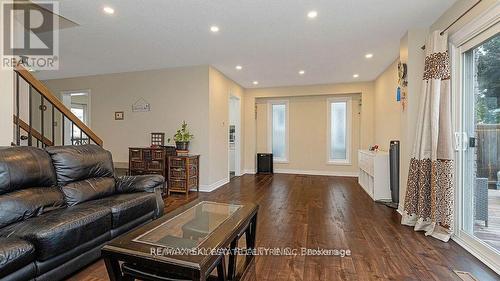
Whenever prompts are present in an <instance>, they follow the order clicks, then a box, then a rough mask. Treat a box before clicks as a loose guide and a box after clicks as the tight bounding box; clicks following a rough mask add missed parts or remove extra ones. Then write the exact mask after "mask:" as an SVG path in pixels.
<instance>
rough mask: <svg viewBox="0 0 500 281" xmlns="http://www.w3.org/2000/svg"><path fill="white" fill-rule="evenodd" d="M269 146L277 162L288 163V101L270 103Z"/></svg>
mask: <svg viewBox="0 0 500 281" xmlns="http://www.w3.org/2000/svg"><path fill="white" fill-rule="evenodd" d="M268 123H269V124H268V128H269V133H268V136H269V137H268V146H269V147H271V152H272V153H273V160H274V161H275V162H287V161H288V101H270V102H269V118H268Z"/></svg>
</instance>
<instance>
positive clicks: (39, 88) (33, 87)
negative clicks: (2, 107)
mask: <svg viewBox="0 0 500 281" xmlns="http://www.w3.org/2000/svg"><path fill="white" fill-rule="evenodd" d="M14 71H15V76H14V79H15V103H16V104H15V114H14V125H15V145H18V146H19V145H21V141H24V140H27V145H28V146H34V142H33V141H35V140H36V146H38V147H40V146H41V147H46V146H52V145H58V144H60V145H65V144H72V145H82V144H88V143H94V144H97V145H99V146H102V143H103V142H102V140H101V139H100V138H99V137H98V136H97V135H96V134H95V133H94V132H93V131H92V130H91V129H90V128H89V127H88V126H87V125H85V123H83V122H82V121H81V120H80V119H79V118H78V117H76V116H75V114H73V113H72V112H71V110H70V109H68V108H67V107H66V106H65V105H64V104H63V103H62V102H61V101H60V100H59V99H58V98H57V96H55V95H54V94H53V93H52V92H51V91H50V90H49V89H48V88H47V87H46V86H45V85H44V84H43V83H42V82H40V81H39V80H38V79H36V78H35V77H34V76H33V75H32V74H31V73H30V72H29V71H28V70H26V69H25V68H24V67H23V66H22V65H18V66H16V67H15V68H14ZM22 82H25V83H27V86H28V93H27V95H28V110H27V114H28V121H27V122H25V121H23V120H22V119H21V117H20V114H21V112H20V111H21V105H20V95H21V93H20V83H22ZM36 94H38V95H39V99H38V97H36ZM34 95H35V97H33V96H34ZM35 98H36V100H34V99H35ZM38 101H39V102H40V104H39V106H38V108H34V107H33V105H34V103H36V102H38ZM35 105H38V104H35ZM49 109H50V110H49ZM35 110H38V111H39V112H40V115H37V116H34V112H33V111H35ZM46 111H48V113H49V114H48V116H46V115H47V114H46ZM34 117H35V118H38V117H39V119H36V121H37V124H38V125H39V126H38V130H37V128H35V127H34V121H35V120H34ZM46 118H49V119H48V120H46ZM58 118H59V119H58ZM47 121H50V123H48V124H49V128H47V124H46V123H47ZM58 121H59V122H58ZM58 124H60V126H58ZM65 126H66V128H65ZM67 126H69V127H67ZM75 128H76V130H75ZM47 131H48V132H47ZM56 131H59V132H60V133H61V134H60V135H59V134H58V135H56ZM67 131H68V132H67ZM22 132H24V133H25V134H26V133H27V136H25V134H23V133H22ZM75 132H76V135H75ZM66 135H68V136H66ZM59 136H60V137H59Z"/></svg>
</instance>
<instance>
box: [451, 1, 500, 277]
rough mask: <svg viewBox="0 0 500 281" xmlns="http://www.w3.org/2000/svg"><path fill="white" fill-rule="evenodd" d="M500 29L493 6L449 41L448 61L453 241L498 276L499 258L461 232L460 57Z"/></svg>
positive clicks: (499, 12) (463, 140) (499, 13)
mask: <svg viewBox="0 0 500 281" xmlns="http://www.w3.org/2000/svg"><path fill="white" fill-rule="evenodd" d="M499 28H500V5H499V4H496V5H494V6H493V7H492V8H490V9H488V10H487V11H485V12H484V13H483V14H482V15H480V16H479V17H477V18H476V19H475V20H474V21H472V22H471V23H469V24H467V25H466V26H465V27H463V28H462V29H460V30H459V31H457V32H455V33H454V34H453V35H452V36H451V37H450V58H451V62H452V67H451V70H452V77H451V79H452V103H453V112H452V117H453V124H454V128H455V129H454V131H455V151H456V152H455V159H456V165H455V175H456V177H455V186H456V189H455V212H454V213H455V223H454V233H453V235H452V239H453V240H454V241H455V242H457V243H458V244H459V245H460V246H462V247H463V248H465V249H466V250H467V251H469V252H470V253H471V254H472V255H474V256H475V257H476V258H478V259H479V260H480V261H482V262H483V263H484V264H486V265H487V266H488V267H490V268H491V269H492V270H494V271H495V272H496V273H498V274H500V256H499V255H498V254H497V253H495V251H494V249H492V248H491V247H490V246H489V245H487V244H486V243H484V242H482V241H480V240H479V239H478V238H476V237H474V236H473V235H471V234H469V233H467V232H466V231H463V226H464V217H463V196H462V193H463V186H464V184H465V183H464V175H465V171H464V169H463V166H464V159H463V158H464V157H463V154H464V153H463V151H464V150H465V149H467V147H468V143H467V139H466V138H465V137H464V133H466V129H467V128H464V124H463V122H462V116H463V114H465V112H464V103H465V102H466V101H465V100H464V97H463V89H462V88H463V84H462V83H463V73H462V71H463V64H464V61H463V53H464V52H466V51H467V50H470V49H471V48H473V47H475V45H477V44H478V43H480V42H483V41H484V40H486V39H487V38H489V37H491V36H492V35H494V34H495V33H497V32H498V30H499Z"/></svg>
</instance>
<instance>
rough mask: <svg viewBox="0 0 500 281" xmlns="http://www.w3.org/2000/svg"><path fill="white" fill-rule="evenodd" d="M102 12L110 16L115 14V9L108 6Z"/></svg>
mask: <svg viewBox="0 0 500 281" xmlns="http://www.w3.org/2000/svg"><path fill="white" fill-rule="evenodd" d="M102 10H103V11H104V12H105V13H106V14H108V15H112V14H114V13H115V9H113V8H111V7H108V6H106V7H104V8H103V9H102Z"/></svg>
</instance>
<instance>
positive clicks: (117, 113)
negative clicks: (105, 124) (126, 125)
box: [115, 111, 124, 120]
mask: <svg viewBox="0 0 500 281" xmlns="http://www.w3.org/2000/svg"><path fill="white" fill-rule="evenodd" d="M123 119H124V112H123V111H115V120H123Z"/></svg>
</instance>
